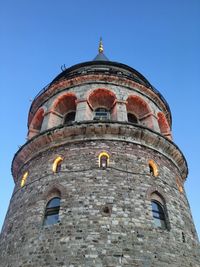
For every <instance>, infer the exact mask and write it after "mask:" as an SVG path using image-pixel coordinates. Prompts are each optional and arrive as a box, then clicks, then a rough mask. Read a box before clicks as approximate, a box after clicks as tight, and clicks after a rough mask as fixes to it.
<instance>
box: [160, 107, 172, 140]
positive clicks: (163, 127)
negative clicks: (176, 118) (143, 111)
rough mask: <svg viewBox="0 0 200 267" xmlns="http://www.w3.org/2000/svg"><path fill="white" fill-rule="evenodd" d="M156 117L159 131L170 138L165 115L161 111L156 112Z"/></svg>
mask: <svg viewBox="0 0 200 267" xmlns="http://www.w3.org/2000/svg"><path fill="white" fill-rule="evenodd" d="M157 117H158V125H159V128H160V133H161V134H163V135H164V136H165V137H167V138H169V139H172V136H171V131H170V127H169V124H168V121H167V119H166V117H165V115H164V114H163V113H162V112H158V114H157Z"/></svg>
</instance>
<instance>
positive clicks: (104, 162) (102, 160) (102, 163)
mask: <svg viewBox="0 0 200 267" xmlns="http://www.w3.org/2000/svg"><path fill="white" fill-rule="evenodd" d="M108 164H109V155H108V153H106V152H102V153H100V154H99V167H100V168H104V169H105V168H107V167H108Z"/></svg>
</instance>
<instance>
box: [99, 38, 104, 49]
mask: <svg viewBox="0 0 200 267" xmlns="http://www.w3.org/2000/svg"><path fill="white" fill-rule="evenodd" d="M99 53H103V42H102V37H100V41H99Z"/></svg>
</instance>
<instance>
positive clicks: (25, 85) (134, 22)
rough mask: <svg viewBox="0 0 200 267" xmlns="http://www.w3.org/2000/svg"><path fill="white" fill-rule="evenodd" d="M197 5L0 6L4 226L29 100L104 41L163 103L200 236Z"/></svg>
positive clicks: (108, 0)
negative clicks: (184, 167) (186, 172)
mask: <svg viewBox="0 0 200 267" xmlns="http://www.w3.org/2000/svg"><path fill="white" fill-rule="evenodd" d="M199 14H200V1H199V0H168V1H161V0H101V1H97V0H57V1H55V0H54V1H53V0H42V1H41V0H32V1H27V0H17V1H11V0H7V1H2V2H1V8H0V38H1V40H0V77H1V79H0V88H1V131H0V140H1V144H0V151H1V154H0V179H1V180H0V181H1V186H0V226H1V225H2V222H3V220H4V217H5V213H6V210H7V208H8V204H9V199H10V197H11V194H12V190H13V187H14V184H13V180H12V176H11V172H10V165H11V161H12V158H13V156H14V153H15V152H16V151H17V150H18V146H20V145H22V144H24V143H25V140H26V134H27V115H28V110H29V107H30V105H31V99H33V98H34V96H35V95H36V94H37V93H38V92H39V90H40V89H41V88H42V87H44V86H45V85H46V84H48V83H49V82H50V81H51V80H52V79H53V78H54V77H55V76H56V75H57V74H58V73H59V72H61V70H60V66H61V65H62V64H65V65H66V66H67V67H68V66H71V65H73V64H76V63H80V62H83V61H89V60H92V59H93V58H94V57H95V56H96V54H97V45H98V41H99V37H100V36H102V37H103V41H104V47H105V54H106V56H107V57H108V58H109V59H110V60H112V61H118V62H122V63H125V64H128V65H130V66H132V67H133V68H135V69H136V70H138V71H139V72H141V73H142V74H143V75H144V76H145V77H146V78H147V79H148V80H149V81H150V82H151V83H152V84H153V85H154V86H155V87H156V88H157V89H158V90H159V91H160V92H161V93H162V94H163V95H164V97H165V98H166V100H167V101H168V103H169V105H170V108H171V111H172V117H173V136H174V142H175V143H176V144H177V145H178V146H179V147H180V148H181V150H182V151H183V153H184V154H185V156H186V158H187V161H188V165H189V176H188V179H187V181H186V184H185V188H186V192H187V195H188V199H189V202H190V205H191V209H192V214H193V217H194V221H195V224H196V227H197V230H198V233H200V211H199V203H200V174H199V166H200V162H199V160H200V157H199V151H200V142H199V137H200V120H199V116H200V110H199V107H200V104H199V99H200V93H199V91H200V88H199V87H200V73H199V71H200V53H199V51H200V15H199Z"/></svg>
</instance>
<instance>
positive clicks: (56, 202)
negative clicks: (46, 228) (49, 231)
mask: <svg viewBox="0 0 200 267" xmlns="http://www.w3.org/2000/svg"><path fill="white" fill-rule="evenodd" d="M59 210H60V198H59V197H54V198H52V199H51V200H49V202H48V203H47V205H46V209H45V215H44V223H43V224H44V225H51V224H55V223H57V222H58V221H59Z"/></svg>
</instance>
